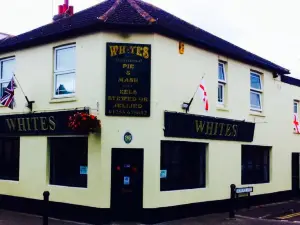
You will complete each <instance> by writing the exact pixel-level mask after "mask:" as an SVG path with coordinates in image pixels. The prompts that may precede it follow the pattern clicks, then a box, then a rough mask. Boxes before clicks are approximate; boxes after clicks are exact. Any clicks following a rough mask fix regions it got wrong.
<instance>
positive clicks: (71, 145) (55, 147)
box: [48, 137, 88, 187]
mask: <svg viewBox="0 0 300 225" xmlns="http://www.w3.org/2000/svg"><path fill="white" fill-rule="evenodd" d="M48 142H49V150H50V184H53V185H60V186H69V187H87V165H88V163H87V155H88V138H87V137H51V138H49V139H48Z"/></svg>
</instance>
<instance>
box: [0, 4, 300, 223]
mask: <svg viewBox="0 0 300 225" xmlns="http://www.w3.org/2000/svg"><path fill="white" fill-rule="evenodd" d="M73 11H74V9H73V7H72V6H69V2H68V1H65V3H64V4H63V5H60V6H59V13H58V15H56V16H54V18H53V21H52V23H49V24H47V25H45V26H42V27H39V28H37V29H34V30H32V31H29V32H26V33H24V34H20V35H17V36H11V37H9V38H6V39H4V40H1V42H0V64H1V71H0V84H1V96H2V98H1V103H2V105H3V107H1V108H0V195H1V204H0V205H1V207H2V208H5V209H10V210H17V211H22V212H27V213H33V214H39V215H40V214H42V213H43V212H44V203H43V193H44V192H45V191H49V193H50V196H49V206H48V213H49V216H51V217H56V218H62V219H70V220H76V221H84V222H90V223H99V222H107V221H115V220H122V221H123V220H131V221H139V222H142V223H156V222H160V221H165V220H171V219H178V218H184V217H190V216H196V215H201V214H206V213H213V212H220V211H223V212H225V211H227V210H228V199H229V198H230V185H231V184H234V185H236V187H238V188H242V187H246V188H250V189H251V190H252V192H251V194H250V200H251V204H253V205H257V204H262V203H267V202H270V201H281V200H287V199H289V198H291V197H293V196H294V195H295V194H297V193H298V192H299V183H300V182H299V152H300V150H299V147H298V146H299V144H298V143H299V140H300V139H299V138H300V136H299V135H298V134H299V121H298V114H299V101H300V88H299V87H300V80H297V79H295V78H292V77H290V76H288V75H289V70H287V69H285V68H283V67H281V66H279V65H276V64H274V63H272V62H270V61H268V60H266V59H263V58H261V57H259V56H257V55H254V54H252V53H250V52H248V51H245V50H243V49H241V48H239V47H237V46H235V45H233V44H231V43H229V42H227V41H225V40H223V39H220V38H218V37H216V36H214V35H212V34H209V33H207V32H205V31H203V30H202V29H200V28H197V27H195V26H193V25H191V24H188V23H187V22H185V21H183V20H180V19H179V18H177V17H175V16H173V15H171V14H170V13H168V12H166V11H164V10H162V9H159V8H157V7H155V6H153V5H151V4H148V3H145V2H142V1H140V0H108V1H104V2H102V3H100V4H98V5H95V6H93V7H91V8H88V9H86V10H83V11H81V12H78V13H73ZM201 94H202V95H201ZM14 103H16V104H14Z"/></svg>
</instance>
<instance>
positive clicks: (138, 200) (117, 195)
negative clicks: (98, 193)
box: [111, 149, 144, 221]
mask: <svg viewBox="0 0 300 225" xmlns="http://www.w3.org/2000/svg"><path fill="white" fill-rule="evenodd" d="M143 161H144V150H143V149H112V163H111V165H112V168H111V210H112V217H113V218H114V219H118V220H130V221H138V220H140V217H139V216H140V215H141V212H142V208H143V167H144V163H143Z"/></svg>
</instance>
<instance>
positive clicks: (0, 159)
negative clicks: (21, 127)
mask: <svg viewBox="0 0 300 225" xmlns="http://www.w3.org/2000/svg"><path fill="white" fill-rule="evenodd" d="M19 159H20V138H11V137H6V138H1V139H0V179H2V180H15V181H18V180H19V165H20V163H19V162H20V160H19Z"/></svg>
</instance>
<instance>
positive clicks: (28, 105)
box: [13, 73, 34, 111]
mask: <svg viewBox="0 0 300 225" xmlns="http://www.w3.org/2000/svg"><path fill="white" fill-rule="evenodd" d="M13 75H14V78H15V79H16V81H17V83H18V85H19V87H20V89H21V91H22V93H23V95H24V96H25V99H26V101H27V107H28V108H29V109H30V111H32V104H33V103H34V101H29V99H28V97H27V95H26V94H25V92H24V91H23V88H22V86H21V84H20V82H19V81H18V79H17V77H16V75H15V74H14V73H13Z"/></svg>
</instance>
